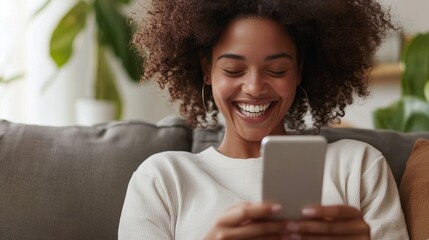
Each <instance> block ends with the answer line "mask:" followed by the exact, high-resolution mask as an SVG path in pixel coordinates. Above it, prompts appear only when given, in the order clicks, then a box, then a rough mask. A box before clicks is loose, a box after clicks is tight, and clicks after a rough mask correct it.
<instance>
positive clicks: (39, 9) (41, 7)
mask: <svg viewBox="0 0 429 240" xmlns="http://www.w3.org/2000/svg"><path fill="white" fill-rule="evenodd" d="M51 2H52V0H47V1H46V2H45V3H44V4H43V5H42V6H40V7H39V8H38V9H37V10H36V11H35V12H34V13H33V16H32V17H31V18H34V17H36V16H37V15H39V14H40V13H41V12H42V11H43V10H45V8H46V7H47V6H48V5H49V4H50V3H51Z"/></svg>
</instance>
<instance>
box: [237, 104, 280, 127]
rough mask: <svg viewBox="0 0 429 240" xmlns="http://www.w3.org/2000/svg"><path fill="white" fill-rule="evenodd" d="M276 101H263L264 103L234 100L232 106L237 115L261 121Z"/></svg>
mask: <svg viewBox="0 0 429 240" xmlns="http://www.w3.org/2000/svg"><path fill="white" fill-rule="evenodd" d="M275 103H276V102H274V101H271V102H265V103H258V104H252V103H245V102H236V103H235V104H234V108H235V109H236V110H237V111H238V112H239V115H240V116H242V117H243V118H245V119H246V120H250V121H252V122H253V121H256V122H259V121H263V120H265V118H266V117H268V115H269V114H268V113H269V112H270V110H271V109H272V108H273V106H274V105H275Z"/></svg>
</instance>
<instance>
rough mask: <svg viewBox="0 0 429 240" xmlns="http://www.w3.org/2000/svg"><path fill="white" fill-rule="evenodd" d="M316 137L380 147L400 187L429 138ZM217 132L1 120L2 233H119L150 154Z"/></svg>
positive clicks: (360, 132)
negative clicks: (132, 182)
mask: <svg viewBox="0 0 429 240" xmlns="http://www.w3.org/2000/svg"><path fill="white" fill-rule="evenodd" d="M321 135H323V136H325V137H326V138H327V140H328V141H329V142H332V141H335V140H338V139H342V138H351V139H357V140H361V141H364V142H367V143H369V144H371V145H373V146H374V147H376V148H378V149H379V150H380V151H381V152H383V154H384V155H385V156H386V158H387V160H388V162H389V165H390V167H391V169H392V172H393V174H394V177H395V180H396V183H397V184H398V186H399V184H400V183H401V178H402V176H403V174H404V171H405V168H406V163H407V159H408V158H409V156H410V153H411V151H412V149H413V146H414V143H415V141H416V139H418V138H425V139H429V133H425V132H421V133H413V134H404V133H398V132H394V131H381V130H364V129H351V128H350V129H340V128H323V129H322V131H321ZM222 136H223V127H222V126H218V127H216V128H212V129H196V130H192V129H191V128H189V126H188V125H187V124H186V121H184V120H183V119H182V118H180V117H177V116H169V117H166V118H165V119H163V120H161V121H160V122H159V123H157V124H149V123H145V122H142V121H120V122H110V123H104V124H99V125H96V126H91V127H83V126H70V127H48V126H36V125H25V124H18V123H12V122H8V121H4V120H3V121H0V239H2V240H3V239H4V240H6V239H8V240H9V239H11V240H14V239H20V240H21V239H55V240H58V239H64V240H68V239H70V240H80V239H82V240H84V239H87V240H89V239H91V240H94V239H103V240H108V239H116V238H117V227H118V223H119V218H120V214H121V209H122V204H123V200H124V196H125V193H126V189H127V184H128V181H129V179H130V177H131V175H132V173H133V171H134V170H135V169H136V168H137V167H138V166H139V165H140V164H141V163H142V162H143V161H144V160H145V159H146V158H147V157H148V156H150V155H152V154H154V153H156V152H160V151H166V150H176V151H192V152H199V151H201V150H203V149H205V148H207V147H208V146H212V145H217V144H219V141H220V140H221V139H222ZM428 174H429V173H428ZM426 211H427V210H426ZM407 221H408V219H407ZM428 229H429V228H428ZM427 237H428V238H429V235H428V236H427Z"/></svg>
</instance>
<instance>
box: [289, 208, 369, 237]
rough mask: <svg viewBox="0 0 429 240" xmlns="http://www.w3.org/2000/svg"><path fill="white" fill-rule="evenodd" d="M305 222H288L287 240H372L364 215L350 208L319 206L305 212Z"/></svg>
mask: <svg viewBox="0 0 429 240" xmlns="http://www.w3.org/2000/svg"><path fill="white" fill-rule="evenodd" d="M303 213H304V215H305V217H306V218H305V219H304V220H300V221H287V223H286V229H287V232H288V237H289V238H287V239H292V240H293V239H303V240H304V239H305V240H307V239H309V240H313V239H317V240H321V239H370V228H369V225H368V224H367V223H366V222H365V221H364V220H363V217H362V213H361V212H360V211H359V210H357V209H355V208H353V207H349V206H344V205H338V206H325V207H324V206H317V207H311V208H307V209H304V210H303Z"/></svg>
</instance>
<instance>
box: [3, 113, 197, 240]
mask: <svg viewBox="0 0 429 240" xmlns="http://www.w3.org/2000/svg"><path fill="white" fill-rule="evenodd" d="M191 141H192V131H191V129H189V128H188V127H187V126H186V124H184V122H183V121H182V120H181V119H168V120H166V121H163V122H161V123H160V124H158V125H151V124H146V123H143V122H138V121H127V122H117V123H109V124H100V125H98V126H94V127H45V126H30V125H23V124H16V123H10V122H7V121H1V122H0V216H1V217H0V239H55V240H58V239H73V240H76V239H117V227H118V223H119V218H120V213H121V210H122V204H123V201H124V197H125V192H126V189H127V185H128V181H129V179H130V177H131V175H132V173H133V171H134V170H135V169H136V168H137V167H138V166H139V165H140V164H141V162H142V161H143V160H144V159H146V158H147V157H148V156H150V155H152V154H153V153H156V152H160V151H165V150H184V151H190V150H191Z"/></svg>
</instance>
